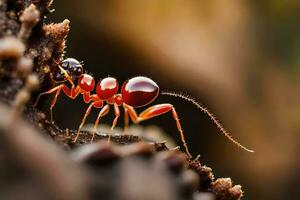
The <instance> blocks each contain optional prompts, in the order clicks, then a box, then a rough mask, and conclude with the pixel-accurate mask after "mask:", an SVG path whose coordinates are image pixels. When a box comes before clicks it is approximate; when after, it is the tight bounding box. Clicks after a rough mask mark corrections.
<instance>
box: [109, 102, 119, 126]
mask: <svg viewBox="0 0 300 200" xmlns="http://www.w3.org/2000/svg"><path fill="white" fill-rule="evenodd" d="M114 112H115V118H114V121H113V123H112V126H111V128H110V129H111V130H113V129H114V128H115V126H116V125H117V122H118V118H119V117H120V109H119V106H118V105H117V104H114Z"/></svg>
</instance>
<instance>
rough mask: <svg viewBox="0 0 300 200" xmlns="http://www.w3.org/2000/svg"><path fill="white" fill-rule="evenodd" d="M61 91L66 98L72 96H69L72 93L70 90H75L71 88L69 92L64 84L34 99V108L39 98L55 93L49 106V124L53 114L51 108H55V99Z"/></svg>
mask: <svg viewBox="0 0 300 200" xmlns="http://www.w3.org/2000/svg"><path fill="white" fill-rule="evenodd" d="M61 90H63V92H64V93H65V94H66V95H67V96H71V95H72V94H71V93H72V92H71V91H72V90H75V89H73V87H72V90H71V91H70V89H69V88H68V87H67V86H66V85H65V84H61V85H58V86H56V87H54V88H52V89H50V90H48V91H47V92H43V93H41V94H39V96H38V98H37V99H36V101H35V104H34V106H37V103H38V101H39V99H40V98H41V96H43V95H46V94H51V93H54V92H56V93H55V96H54V99H53V100H52V103H51V106H50V121H51V122H53V112H52V111H53V108H54V106H55V104H56V101H57V97H58V95H59V94H60V92H61Z"/></svg>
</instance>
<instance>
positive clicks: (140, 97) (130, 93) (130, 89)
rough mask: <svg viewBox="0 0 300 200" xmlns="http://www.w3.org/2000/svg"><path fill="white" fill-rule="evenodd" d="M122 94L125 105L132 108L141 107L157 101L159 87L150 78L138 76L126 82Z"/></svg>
mask: <svg viewBox="0 0 300 200" xmlns="http://www.w3.org/2000/svg"><path fill="white" fill-rule="evenodd" d="M121 93H122V98H123V101H124V103H126V104H127V105H130V106H132V107H141V106H145V105H147V104H149V103H151V102H152V101H154V99H156V97H157V96H158V94H159V87H158V85H157V84H156V83H155V82H154V81H153V80H151V79H150V78H147V77H143V76H138V77H134V78H131V79H129V80H128V81H126V82H125V83H124V84H123V86H122V91H121Z"/></svg>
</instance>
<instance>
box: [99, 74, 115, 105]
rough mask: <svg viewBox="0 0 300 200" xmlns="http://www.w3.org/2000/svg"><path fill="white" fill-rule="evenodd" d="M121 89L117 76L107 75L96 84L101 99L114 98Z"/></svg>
mask: <svg viewBox="0 0 300 200" xmlns="http://www.w3.org/2000/svg"><path fill="white" fill-rule="evenodd" d="M118 89H119V83H118V81H117V80H116V79H115V78H112V77H107V78H104V79H102V80H99V82H98V84H97V86H96V92H97V95H98V96H99V98H100V99H102V100H106V99H110V98H112V97H113V96H114V95H115V94H116V93H117V92H118Z"/></svg>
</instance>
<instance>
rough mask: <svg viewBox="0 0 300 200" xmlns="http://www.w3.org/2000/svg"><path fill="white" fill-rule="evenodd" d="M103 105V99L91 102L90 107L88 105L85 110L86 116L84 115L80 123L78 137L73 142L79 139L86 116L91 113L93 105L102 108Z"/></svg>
mask: <svg viewBox="0 0 300 200" xmlns="http://www.w3.org/2000/svg"><path fill="white" fill-rule="evenodd" d="M102 105H103V102H102V101H95V102H93V103H91V104H90V105H89V107H88V108H87V109H86V111H85V114H84V117H83V118H82V120H81V123H80V125H79V128H78V130H77V135H76V137H75V138H74V141H73V142H76V141H77V139H78V137H79V135H80V130H81V128H82V127H83V125H84V123H85V120H86V118H87V117H88V116H89V114H90V113H91V110H92V108H93V107H96V108H101V107H102Z"/></svg>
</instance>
